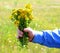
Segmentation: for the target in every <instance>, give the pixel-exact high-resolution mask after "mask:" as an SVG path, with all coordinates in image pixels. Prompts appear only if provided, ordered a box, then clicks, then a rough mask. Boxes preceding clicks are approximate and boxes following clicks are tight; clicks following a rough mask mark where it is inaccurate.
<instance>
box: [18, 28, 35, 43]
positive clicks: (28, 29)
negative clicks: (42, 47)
mask: <svg viewBox="0 0 60 53" xmlns="http://www.w3.org/2000/svg"><path fill="white" fill-rule="evenodd" d="M24 32H27V33H28V38H29V41H30V42H31V41H32V39H33V37H34V33H33V30H32V29H31V28H25V29H24ZM21 37H23V32H22V31H20V30H18V38H21Z"/></svg>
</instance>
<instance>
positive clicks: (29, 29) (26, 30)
mask: <svg viewBox="0 0 60 53" xmlns="http://www.w3.org/2000/svg"><path fill="white" fill-rule="evenodd" d="M31 31H32V29H31V28H24V32H28V33H29V32H31Z"/></svg>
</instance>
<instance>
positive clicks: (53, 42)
mask: <svg viewBox="0 0 60 53" xmlns="http://www.w3.org/2000/svg"><path fill="white" fill-rule="evenodd" d="M32 42H34V43H38V44H41V45H44V46H47V47H53V48H60V29H55V30H44V31H40V32H39V31H35V34H34V38H33V40H32Z"/></svg>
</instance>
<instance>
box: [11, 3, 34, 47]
mask: <svg viewBox="0 0 60 53" xmlns="http://www.w3.org/2000/svg"><path fill="white" fill-rule="evenodd" d="M32 19H33V17H32V7H31V5H30V4H27V5H26V6H25V8H23V9H21V8H20V9H14V10H13V11H12V14H11V20H12V21H13V22H14V24H15V25H16V26H17V27H18V29H19V30H20V31H22V32H24V31H23V30H24V28H26V27H28V26H29V23H30V22H31V21H32ZM27 39H28V36H27V33H26V32H24V35H23V37H21V38H19V41H20V43H21V46H22V47H23V46H26V45H27V44H28V40H27Z"/></svg>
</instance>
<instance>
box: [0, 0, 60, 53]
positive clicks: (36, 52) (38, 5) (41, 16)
mask: <svg viewBox="0 0 60 53" xmlns="http://www.w3.org/2000/svg"><path fill="white" fill-rule="evenodd" d="M27 3H31V4H32V7H33V14H34V17H35V19H34V20H33V21H32V23H33V24H32V23H31V24H30V27H31V28H33V29H34V30H47V29H50V30H52V29H55V28H60V0H43V1H42V0H0V53H60V49H56V48H48V47H45V46H41V45H38V44H34V43H29V44H28V49H27V48H23V49H21V47H20V46H19V45H20V43H19V41H18V39H17V38H16V36H17V28H16V27H15V26H14V24H13V23H12V22H11V20H10V19H9V16H10V15H11V10H12V9H13V8H20V7H24V4H27Z"/></svg>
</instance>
